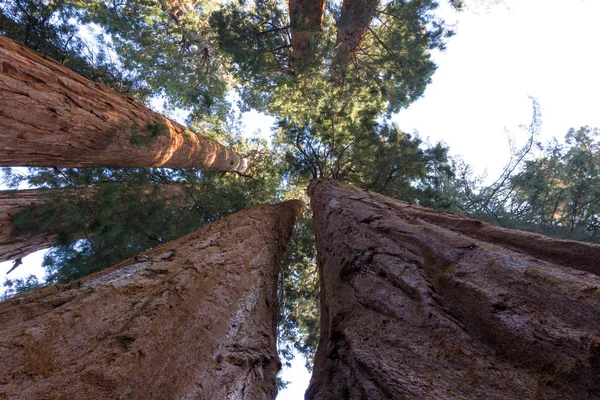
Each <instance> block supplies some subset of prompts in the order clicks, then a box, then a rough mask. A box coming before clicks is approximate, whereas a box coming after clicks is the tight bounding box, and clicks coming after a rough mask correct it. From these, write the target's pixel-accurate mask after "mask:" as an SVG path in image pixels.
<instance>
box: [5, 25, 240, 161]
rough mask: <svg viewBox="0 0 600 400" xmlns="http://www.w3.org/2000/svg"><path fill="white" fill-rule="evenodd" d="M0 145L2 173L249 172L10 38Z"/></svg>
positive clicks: (221, 151)
mask: <svg viewBox="0 0 600 400" xmlns="http://www.w3.org/2000/svg"><path fill="white" fill-rule="evenodd" d="M0 142H1V143H2V146H0V166H45V167H91V166H103V167H168V168H184V167H196V168H214V169H219V170H223V171H237V172H240V173H243V172H245V171H246V169H247V163H246V160H245V159H243V158H242V157H241V156H240V155H239V154H237V153H235V152H233V151H231V150H229V149H227V148H226V147H224V146H222V145H220V144H218V143H217V142H215V141H213V140H210V139H207V138H205V137H202V136H199V135H197V134H195V133H193V132H191V131H189V130H188V129H186V128H185V127H184V126H182V125H180V124H178V123H176V122H174V121H171V120H169V119H168V118H166V117H164V116H162V115H160V114H157V113H155V112H153V111H151V110H149V109H148V108H146V107H143V106H140V105H139V104H136V103H135V102H134V101H133V100H132V99H130V98H128V97H126V96H123V95H121V94H118V93H117V92H114V91H112V90H110V89H108V88H106V87H105V86H103V85H101V84H98V83H94V82H92V81H90V80H88V79H86V78H84V77H82V76H81V75H78V74H77V73H75V72H73V71H71V70H69V69H68V68H66V67H64V66H62V65H61V64H59V63H57V62H55V61H53V60H51V59H49V58H46V57H43V56H41V55H40V54H38V53H36V52H34V51H32V50H30V49H27V48H25V47H23V46H21V45H19V44H17V43H16V42H14V41H12V40H10V39H7V38H5V37H0Z"/></svg>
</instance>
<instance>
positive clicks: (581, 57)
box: [0, 0, 600, 400]
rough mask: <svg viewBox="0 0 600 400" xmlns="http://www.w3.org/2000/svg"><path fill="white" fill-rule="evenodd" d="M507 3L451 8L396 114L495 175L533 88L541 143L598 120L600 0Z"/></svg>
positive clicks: (294, 394) (526, 116) (297, 382)
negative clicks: (431, 56) (421, 91)
mask: <svg viewBox="0 0 600 400" xmlns="http://www.w3.org/2000/svg"><path fill="white" fill-rule="evenodd" d="M443 1H444V0H441V2H442V3H443ZM505 4H506V5H500V6H496V7H493V8H492V9H491V10H490V11H489V12H486V11H485V10H479V13H473V12H464V13H461V14H455V13H453V12H450V11H446V12H448V14H449V15H450V16H451V19H453V20H456V21H457V24H456V28H455V30H456V33H457V34H456V36H454V37H453V38H451V39H450V41H449V43H448V46H447V50H446V51H445V52H444V53H441V54H437V55H436V57H435V61H436V63H437V64H438V66H439V68H438V70H437V72H436V74H435V75H434V76H433V82H432V84H431V85H429V87H428V88H427V90H426V92H425V95H424V96H423V98H421V99H420V100H418V101H417V102H416V103H415V104H413V105H412V106H411V107H410V108H409V109H408V110H405V111H402V112H401V113H400V114H399V115H398V116H396V117H395V118H394V120H395V121H396V122H398V124H399V125H400V127H401V128H402V129H403V130H405V131H408V132H412V131H413V130H417V131H418V132H419V134H420V135H421V137H422V138H429V140H430V141H431V142H432V143H435V142H436V141H439V140H443V141H445V142H446V143H447V144H448V145H449V146H450V149H451V152H452V153H453V154H461V155H463V156H464V158H465V160H466V161H467V162H468V163H469V164H472V165H473V166H474V167H475V168H476V171H478V172H479V173H482V172H483V171H484V170H485V169H487V170H488V172H489V175H490V176H491V177H493V176H496V175H497V174H498V173H499V172H500V171H501V168H502V166H503V165H504V163H505V162H506V161H507V160H508V157H509V153H508V149H509V148H508V141H507V137H506V134H505V131H504V128H505V127H506V128H508V129H509V130H510V131H511V132H512V133H513V135H514V136H516V137H517V139H519V137H520V138H521V139H522V140H521V142H522V141H523V140H524V139H525V134H524V133H519V130H518V128H517V127H518V125H521V124H524V125H528V124H529V122H530V121H531V115H532V110H531V103H530V101H529V100H528V98H527V96H528V95H530V96H533V97H535V98H537V100H538V102H539V103H540V105H541V107H542V120H543V127H542V137H541V138H540V139H541V140H542V141H543V142H545V141H547V140H548V139H549V138H551V137H552V136H555V137H557V138H559V139H562V138H563V137H564V135H565V134H566V133H567V131H568V129H569V128H571V127H576V128H577V127H580V126H583V125H590V126H593V127H600V100H598V96H599V94H600V74H599V73H598V71H599V70H600V68H599V67H600V53H599V51H600V50H598V49H599V47H598V39H599V38H600V35H599V34H598V18H599V16H600V1H599V0H519V1H515V0H507V1H505ZM442 5H443V8H444V9H446V8H447V7H446V6H445V3H443V4H442ZM245 122H246V125H247V129H246V130H247V131H248V132H250V133H252V132H254V131H256V130H258V129H262V130H263V131H264V132H265V133H268V132H269V130H270V127H269V124H268V123H265V120H264V119H261V118H260V117H259V116H258V115H256V113H251V114H249V115H248V117H247V118H246V121H245ZM519 135H520V136H519ZM35 257H36V256H35V255H31V256H29V258H35ZM38 259H39V256H38ZM39 262H40V261H37V265H39ZM24 263H25V264H27V265H22V266H20V267H19V268H18V269H17V270H16V271H15V272H13V273H11V276H10V277H11V278H16V277H19V276H26V275H28V274H29V273H31V269H29V267H28V266H33V265H35V264H36V262H28V259H27V258H26V259H25V260H24ZM26 267H27V268H26ZM9 268H10V263H3V264H0V280H2V281H3V278H4V276H5V273H6V271H7V270H8V269H9ZM32 268H33V267H32ZM294 365H295V366H294V368H292V369H291V370H286V371H284V380H289V381H293V382H294V383H293V384H291V385H290V386H289V388H288V390H286V391H283V392H281V393H280V395H279V396H278V399H279V400H292V399H303V398H304V390H305V388H306V386H307V384H308V374H307V373H306V370H305V369H304V368H303V366H302V365H303V361H302V360H298V361H297V362H295V363H294Z"/></svg>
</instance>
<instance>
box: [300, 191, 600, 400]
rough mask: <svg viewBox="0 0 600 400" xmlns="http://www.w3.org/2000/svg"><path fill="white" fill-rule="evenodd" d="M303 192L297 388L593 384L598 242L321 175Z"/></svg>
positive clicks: (597, 379) (539, 393)
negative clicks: (305, 350) (303, 362)
mask: <svg viewBox="0 0 600 400" xmlns="http://www.w3.org/2000/svg"><path fill="white" fill-rule="evenodd" d="M309 194H310V197H311V206H312V210H313V213H314V223H315V232H316V236H317V249H318V268H319V275H320V278H321V337H320V342H319V347H318V350H317V354H316V358H315V366H314V373H313V376H312V380H311V384H310V387H309V389H308V391H307V394H306V398H307V399H341V398H346V399H359V398H360V399H444V400H446V399H484V398H485V399H511V400H512V399H573V400H575V399H598V398H600V246H597V245H590V244H582V243H577V242H570V241H561V240H553V239H550V238H547V237H544V236H541V235H536V234H532V233H525V232H519V231H514V230H509V229H503V228H496V227H493V226H490V225H487V224H484V223H482V222H479V221H476V220H472V219H469V218H466V217H463V216H459V215H455V214H450V213H445V212H440V211H433V210H429V209H426V208H423V207H419V206H415V205H411V204H408V203H404V202H401V201H397V200H392V199H390V198H387V197H384V196H382V195H378V194H375V193H372V192H369V191H362V190H359V189H356V188H352V187H349V186H345V185H342V184H340V183H336V182H331V181H323V180H319V181H313V182H312V183H311V185H310V188H309Z"/></svg>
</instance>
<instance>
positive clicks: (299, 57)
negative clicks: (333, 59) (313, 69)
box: [289, 0, 325, 72]
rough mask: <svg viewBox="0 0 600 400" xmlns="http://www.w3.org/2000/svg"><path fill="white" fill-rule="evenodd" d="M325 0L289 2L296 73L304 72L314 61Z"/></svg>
mask: <svg viewBox="0 0 600 400" xmlns="http://www.w3.org/2000/svg"><path fill="white" fill-rule="evenodd" d="M324 12H325V0H308V1H303V0H289V13H290V33H291V36H292V43H291V44H292V60H293V63H294V69H295V70H296V72H302V71H303V70H304V69H305V68H306V67H307V66H308V65H310V63H312V62H313V61H314V56H315V54H316V51H317V44H318V40H319V35H320V33H321V23H322V21H323V13H324Z"/></svg>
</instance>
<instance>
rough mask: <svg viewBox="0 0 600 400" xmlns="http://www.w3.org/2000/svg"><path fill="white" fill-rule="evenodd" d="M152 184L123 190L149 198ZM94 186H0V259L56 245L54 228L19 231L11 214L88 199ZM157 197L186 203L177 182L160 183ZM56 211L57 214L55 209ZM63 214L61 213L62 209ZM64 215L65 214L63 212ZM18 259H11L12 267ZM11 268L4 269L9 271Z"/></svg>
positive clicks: (95, 190)
mask: <svg viewBox="0 0 600 400" xmlns="http://www.w3.org/2000/svg"><path fill="white" fill-rule="evenodd" d="M153 189H155V187H154V188H153V187H149V186H147V185H144V186H138V187H136V186H127V187H125V190H132V191H134V190H135V191H141V192H142V194H143V195H145V194H147V195H148V198H149V199H150V200H152V199H153V198H154V197H153V195H155V194H156V193H154V191H153ZM98 190H99V187H98V186H89V187H79V188H76V189H75V188H56V189H25V190H3V191H0V262H4V261H9V260H19V259H21V258H23V257H25V256H27V255H28V254H31V253H33V252H36V251H38V250H43V249H47V248H49V247H52V246H54V245H56V239H57V232H56V231H49V230H38V231H36V232H28V233H26V232H20V231H19V229H18V228H17V227H16V226H15V225H14V223H13V222H14V217H15V215H17V214H18V213H19V212H23V211H25V210H27V209H28V208H30V207H39V206H41V205H43V204H48V203H50V204H59V203H60V202H62V201H68V202H76V203H89V202H90V200H92V199H93V198H94V196H95V195H96V194H97V193H98ZM160 190H161V194H160V198H161V199H162V200H164V201H165V202H167V203H170V204H173V201H175V202H176V203H175V205H177V206H183V205H184V204H185V203H186V197H185V195H184V191H183V187H182V185H179V184H168V185H160ZM56 212H57V213H59V214H61V211H60V210H59V209H57V210H56ZM62 214H63V215H64V213H62ZM64 217H65V219H68V216H66V215H65V216H64ZM75 237H76V238H78V239H80V238H83V237H85V234H84V232H80V233H75ZM18 265H20V262H16V263H15V267H17V266H18ZM12 270H13V269H11V270H10V271H8V272H9V273H10V272H12Z"/></svg>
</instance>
